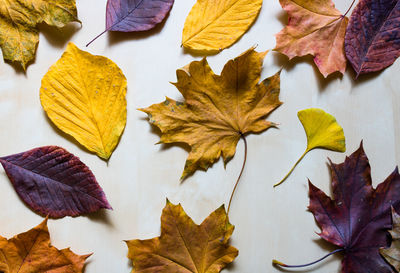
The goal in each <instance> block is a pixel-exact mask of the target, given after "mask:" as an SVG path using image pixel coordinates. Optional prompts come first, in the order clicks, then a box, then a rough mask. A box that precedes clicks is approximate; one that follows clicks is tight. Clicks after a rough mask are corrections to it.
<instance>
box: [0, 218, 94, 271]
mask: <svg viewBox="0 0 400 273" xmlns="http://www.w3.org/2000/svg"><path fill="white" fill-rule="evenodd" d="M90 255H91V254H89V255H76V254H75V253H73V252H72V251H71V250H70V249H69V248H66V249H62V250H58V249H57V248H55V247H54V246H51V245H50V234H49V230H48V229H47V218H46V219H45V220H44V221H43V222H42V223H41V224H40V225H38V226H37V227H35V228H33V229H31V230H29V231H27V232H24V233H21V234H18V235H17V236H14V237H13V238H11V239H9V240H7V239H6V238H3V237H1V236H0V270H1V271H4V272H5V273H14V272H21V273H42V272H46V273H80V272H82V271H83V266H84V264H85V260H86V259H87V258H88V257H89V256H90Z"/></svg>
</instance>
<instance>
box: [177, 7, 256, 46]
mask: <svg viewBox="0 0 400 273" xmlns="http://www.w3.org/2000/svg"><path fill="white" fill-rule="evenodd" d="M261 6H262V0H197V2H196V4H194V6H193V7H192V10H191V11H190V13H189V15H188V17H187V18H186V22H185V26H184V28H183V33H182V45H183V46H184V47H185V48H188V49H192V50H198V51H205V52H208V53H213V52H217V51H220V50H222V49H225V48H227V47H229V46H231V45H232V44H234V43H235V42H236V41H237V40H239V38H240V37H241V36H242V35H243V34H244V33H245V32H246V31H247V30H248V29H249V28H250V26H251V25H252V24H253V23H254V21H255V20H256V18H257V16H258V14H259V12H260V10H261Z"/></svg>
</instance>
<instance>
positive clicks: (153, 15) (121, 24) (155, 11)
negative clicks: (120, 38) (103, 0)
mask: <svg viewBox="0 0 400 273" xmlns="http://www.w3.org/2000/svg"><path fill="white" fill-rule="evenodd" d="M173 4H174V0H157V1H154V0H142V1H129V0H108V1H107V13H106V29H107V30H111V31H122V32H132V31H144V30H149V29H152V28H154V27H155V26H156V25H157V24H158V23H161V21H162V20H163V19H164V18H165V16H166V15H167V14H168V12H169V11H170V10H171V8H172V5H173Z"/></svg>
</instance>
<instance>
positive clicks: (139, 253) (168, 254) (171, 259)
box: [126, 200, 238, 273]
mask: <svg viewBox="0 0 400 273" xmlns="http://www.w3.org/2000/svg"><path fill="white" fill-rule="evenodd" d="M233 229H234V227H233V226H232V225H231V224H230V223H229V221H228V216H227V215H226V212H225V208H224V206H221V207H220V208H218V209H217V210H216V211H214V212H213V213H211V215H210V216H208V217H207V218H206V219H205V220H204V221H203V223H202V224H201V225H196V224H195V223H194V222H193V220H192V219H191V218H190V217H189V216H187V214H186V213H185V211H184V210H183V209H182V206H181V205H173V204H171V203H170V202H169V201H168V200H167V205H166V206H165V208H164V210H163V213H162V216H161V236H160V237H156V238H153V239H149V240H131V241H127V242H126V243H127V245H128V248H129V254H128V258H129V259H131V260H132V262H133V267H134V269H133V270H132V273H135V272H159V273H190V272H193V273H218V272H220V271H221V270H222V269H223V268H224V267H225V266H226V265H227V264H229V263H231V262H232V261H233V260H234V259H235V258H236V256H237V255H238V250H237V249H236V248H234V247H232V246H230V245H229V244H228V240H229V238H230V237H231V235H232V232H233Z"/></svg>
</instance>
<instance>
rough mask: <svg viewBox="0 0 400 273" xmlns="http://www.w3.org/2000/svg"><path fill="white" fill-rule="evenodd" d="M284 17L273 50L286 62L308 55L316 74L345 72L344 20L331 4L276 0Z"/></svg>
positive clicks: (328, 0) (324, 1)
mask: <svg viewBox="0 0 400 273" xmlns="http://www.w3.org/2000/svg"><path fill="white" fill-rule="evenodd" d="M280 3H281V5H282V7H283V9H284V10H285V11H286V12H287V13H288V16H289V22H288V25H287V26H286V27H285V28H284V29H283V30H282V31H281V32H279V33H278V34H277V35H276V47H275V49H274V50H276V51H279V52H281V53H283V54H285V55H286V56H288V57H289V59H292V58H294V57H296V56H305V55H308V54H311V55H313V56H314V62H315V64H316V65H317V66H318V68H319V71H320V72H321V73H322V74H323V75H324V77H327V76H328V75H329V74H331V73H333V72H336V71H339V72H341V73H342V74H343V73H344V71H345V70H346V55H345V52H344V36H345V34H346V27H347V24H348V21H349V20H348V18H347V17H345V16H342V14H341V13H340V11H338V10H337V9H336V8H335V6H334V4H333V3H332V0H318V1H314V0H280Z"/></svg>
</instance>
